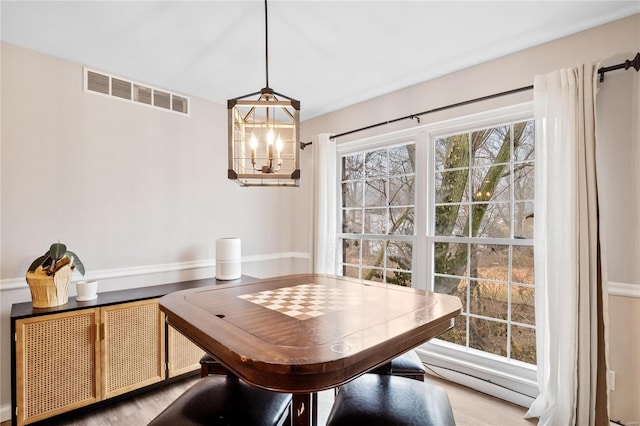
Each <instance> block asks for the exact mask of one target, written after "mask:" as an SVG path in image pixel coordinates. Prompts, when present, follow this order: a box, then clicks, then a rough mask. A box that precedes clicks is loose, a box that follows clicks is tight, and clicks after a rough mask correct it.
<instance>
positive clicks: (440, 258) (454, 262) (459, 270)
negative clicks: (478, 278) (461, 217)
mask: <svg viewBox="0 0 640 426" xmlns="http://www.w3.org/2000/svg"><path fill="white" fill-rule="evenodd" d="M433 246H434V272H435V273H436V274H443V275H458V276H466V275H467V250H468V247H469V246H468V244H454V243H434V245H433Z"/></svg>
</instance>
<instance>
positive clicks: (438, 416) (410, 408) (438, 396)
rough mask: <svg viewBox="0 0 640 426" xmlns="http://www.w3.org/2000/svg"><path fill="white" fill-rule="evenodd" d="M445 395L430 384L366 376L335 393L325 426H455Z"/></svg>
mask: <svg viewBox="0 0 640 426" xmlns="http://www.w3.org/2000/svg"><path fill="white" fill-rule="evenodd" d="M455 424H456V423H455V420H454V417H453V411H452V410H451V405H450V404H449V397H448V396H447V393H446V392H445V391H444V390H442V389H440V388H439V387H437V386H434V385H432V384H430V383H429V382H419V381H417V380H411V379H407V378H405V377H397V376H391V375H380V374H365V375H364V376H361V377H359V378H357V379H355V380H353V381H351V382H349V383H347V384H345V385H343V386H341V387H340V390H339V391H338V393H337V395H336V397H335V401H334V403H333V406H332V407H331V412H330V413H329V417H328V419H327V424H326V426H388V425H398V426H401V425H411V426H455Z"/></svg>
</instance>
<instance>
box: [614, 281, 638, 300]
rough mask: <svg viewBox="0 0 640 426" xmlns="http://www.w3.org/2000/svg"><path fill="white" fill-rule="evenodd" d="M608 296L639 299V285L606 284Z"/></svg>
mask: <svg viewBox="0 0 640 426" xmlns="http://www.w3.org/2000/svg"><path fill="white" fill-rule="evenodd" d="M607 286H608V292H609V296H622V297H633V298H635V299H640V284H628V283H616V282H609V283H607Z"/></svg>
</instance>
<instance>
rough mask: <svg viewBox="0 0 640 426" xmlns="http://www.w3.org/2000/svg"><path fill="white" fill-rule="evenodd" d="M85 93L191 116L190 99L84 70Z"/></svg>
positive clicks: (101, 73)
mask: <svg viewBox="0 0 640 426" xmlns="http://www.w3.org/2000/svg"><path fill="white" fill-rule="evenodd" d="M84 91H85V92H91V93H97V94H100V95H105V96H109V97H114V98H117V99H120V100H125V101H130V102H136V103H139V104H143V105H148V106H151V107H154V108H161V109H164V110H167V111H173V112H176V113H179V114H184V115H189V98H188V97H186V96H181V95H176V94H175V93H171V92H167V91H166V90H160V89H156V88H154V87H150V86H147V85H145V84H140V83H137V82H134V81H130V80H125V79H122V78H120V77H115V76H113V75H109V74H106V73H103V72H100V71H95V70H90V69H88V68H85V69H84Z"/></svg>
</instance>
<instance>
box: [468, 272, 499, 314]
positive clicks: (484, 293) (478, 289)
mask: <svg viewBox="0 0 640 426" xmlns="http://www.w3.org/2000/svg"><path fill="white" fill-rule="evenodd" d="M469 285H470V287H469V313H471V314H476V315H482V316H484V317H491V318H498V319H502V320H508V319H509V286H508V285H507V284H499V283H492V282H488V281H476V280H471V281H470V284H469Z"/></svg>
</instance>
